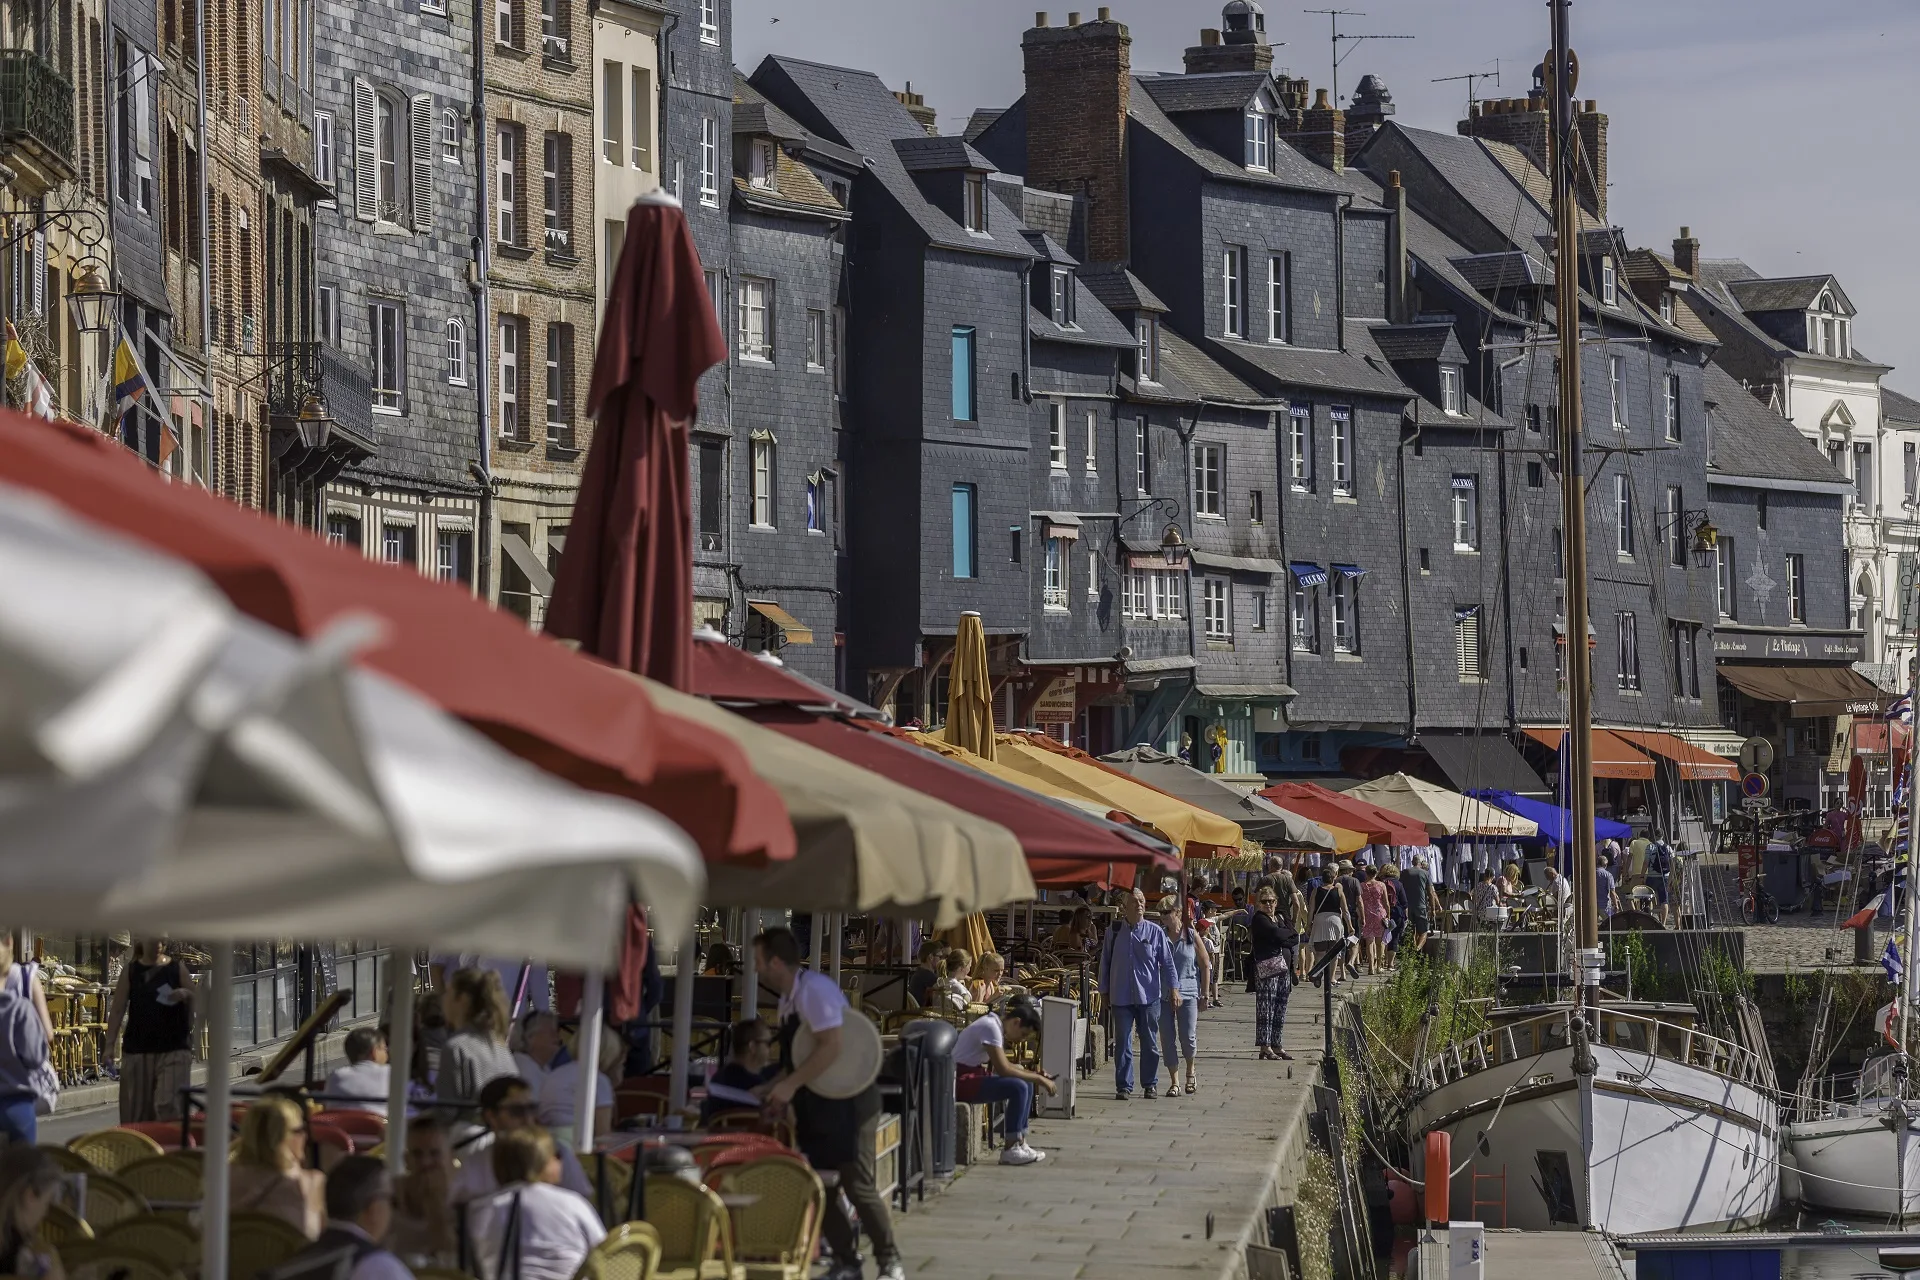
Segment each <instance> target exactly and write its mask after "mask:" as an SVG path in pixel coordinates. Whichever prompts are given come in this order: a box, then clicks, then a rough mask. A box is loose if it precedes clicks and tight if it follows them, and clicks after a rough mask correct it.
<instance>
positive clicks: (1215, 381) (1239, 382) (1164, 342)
mask: <svg viewBox="0 0 1920 1280" xmlns="http://www.w3.org/2000/svg"><path fill="white" fill-rule="evenodd" d="M1160 387H1161V388H1162V395H1163V396H1164V398H1166V399H1170V400H1186V401H1193V400H1212V401H1219V402H1223V403H1226V404H1245V405H1267V404H1272V403H1273V401H1274V397H1272V396H1268V395H1266V394H1264V393H1262V392H1260V391H1257V390H1255V389H1254V388H1253V387H1252V386H1251V385H1250V384H1249V383H1247V382H1246V380H1244V379H1243V378H1241V377H1240V376H1239V375H1237V374H1235V373H1233V372H1232V371H1231V370H1229V369H1228V368H1227V367H1226V366H1225V365H1223V364H1221V363H1220V362H1219V361H1218V360H1215V359H1214V358H1213V357H1212V356H1210V355H1208V354H1207V353H1206V352H1204V351H1202V350H1201V349H1200V348H1199V347H1196V346H1195V345H1193V343H1191V342H1189V341H1187V339H1186V338H1185V336H1184V335H1182V334H1180V333H1178V332H1177V331H1175V330H1174V328H1173V326H1171V325H1167V324H1162V325H1161V326H1160ZM1136 394H1137V395H1138V396H1139V398H1141V399H1150V398H1153V392H1152V389H1151V388H1148V387H1141V388H1138V390H1137V391H1136Z"/></svg>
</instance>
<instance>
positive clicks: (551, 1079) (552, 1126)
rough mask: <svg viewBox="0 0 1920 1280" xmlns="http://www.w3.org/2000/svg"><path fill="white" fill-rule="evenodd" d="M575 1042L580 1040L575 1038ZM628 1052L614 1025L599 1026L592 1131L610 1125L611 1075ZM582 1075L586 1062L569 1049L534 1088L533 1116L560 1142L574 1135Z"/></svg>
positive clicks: (611, 1126) (607, 1128)
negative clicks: (561, 1060)
mask: <svg viewBox="0 0 1920 1280" xmlns="http://www.w3.org/2000/svg"><path fill="white" fill-rule="evenodd" d="M574 1043H575V1045H576V1046H577V1045H578V1044H579V1041H578V1040H577V1039H576V1040H575V1041H574ZM626 1056H627V1043H626V1041H625V1040H622V1039H621V1038H620V1033H619V1031H618V1030H616V1029H615V1028H613V1027H609V1026H604V1025H603V1026H602V1027H601V1028H600V1069H599V1070H598V1071H596V1072H594V1073H593V1131H594V1133H595V1135H596V1136H597V1135H599V1134H602V1133H606V1132H608V1131H609V1130H611V1129H612V1128H613V1079H612V1073H613V1072H615V1071H618V1070H619V1069H620V1064H621V1063H622V1062H623V1061H624V1060H625V1058H626ZM584 1075H585V1066H584V1064H582V1063H581V1062H580V1061H579V1060H577V1059H576V1058H574V1057H573V1055H572V1054H571V1053H569V1054H568V1055H567V1057H566V1060H565V1061H564V1062H557V1063H555V1064H554V1066H553V1068H552V1069H551V1070H550V1071H548V1072H547V1074H546V1078H545V1079H543V1080H541V1081H540V1084H539V1087H538V1088H536V1089H535V1090H534V1091H533V1100H534V1103H535V1105H536V1106H537V1107H538V1110H537V1111H535V1113H534V1120H535V1122H536V1123H537V1124H539V1125H540V1126H541V1127H542V1128H545V1129H548V1130H551V1131H552V1133H553V1140H554V1141H555V1142H557V1143H560V1144H561V1145H562V1146H565V1145H567V1144H568V1143H570V1142H571V1141H572V1139H573V1127H574V1125H575V1123H577V1122H578V1120H579V1118H580V1117H579V1116H578V1115H577V1114H576V1113H575V1108H576V1107H577V1106H578V1105H579V1098H580V1081H581V1078H582V1077H583V1076H584Z"/></svg>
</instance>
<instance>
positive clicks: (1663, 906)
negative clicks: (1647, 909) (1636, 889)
mask: <svg viewBox="0 0 1920 1280" xmlns="http://www.w3.org/2000/svg"><path fill="white" fill-rule="evenodd" d="M1672 874H1673V847H1672V846H1671V845H1669V844H1668V843H1667V842H1666V841H1665V840H1658V839H1656V840H1654V841H1652V842H1651V843H1650V844H1649V845H1648V846H1647V874H1646V879H1647V888H1649V889H1651V890H1653V896H1654V899H1655V900H1656V901H1657V902H1658V903H1659V904H1660V923H1661V925H1663V926H1669V927H1670V922H1669V920H1668V919H1667V914H1668V902H1667V877H1669V876H1670V875H1672Z"/></svg>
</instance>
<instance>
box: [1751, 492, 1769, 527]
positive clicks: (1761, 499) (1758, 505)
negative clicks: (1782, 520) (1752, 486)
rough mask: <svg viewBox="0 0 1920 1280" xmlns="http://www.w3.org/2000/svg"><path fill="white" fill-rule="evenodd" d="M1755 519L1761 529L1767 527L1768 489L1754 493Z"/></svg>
mask: <svg viewBox="0 0 1920 1280" xmlns="http://www.w3.org/2000/svg"><path fill="white" fill-rule="evenodd" d="M1753 520H1754V523H1755V524H1757V525H1759V526H1760V528H1761V529H1763V530H1764V529H1765V528H1766V527H1767V491H1766V490H1765V489H1762V490H1760V492H1758V493H1756V494H1754V495H1753Z"/></svg>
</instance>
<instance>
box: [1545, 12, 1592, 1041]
mask: <svg viewBox="0 0 1920 1280" xmlns="http://www.w3.org/2000/svg"><path fill="white" fill-rule="evenodd" d="M1569 6H1570V0H1549V3H1548V7H1549V8H1550V9H1551V10H1552V13H1553V52H1552V54H1551V55H1550V58H1549V62H1548V65H1547V68H1546V81H1547V86H1546V87H1547V90H1548V92H1549V93H1551V94H1552V95H1553V97H1552V129H1553V139H1552V141H1551V143H1550V144H1549V151H1550V153H1551V159H1552V167H1553V225H1554V255H1553V256H1554V261H1553V278H1554V298H1555V304H1556V310H1557V313H1558V314H1557V315H1556V317H1555V329H1556V331H1557V333H1558V337H1559V340H1560V505H1561V509H1562V514H1563V517H1564V518H1563V519H1562V521H1561V523H1562V525H1563V526H1564V534H1563V536H1564V537H1565V539H1566V554H1565V564H1566V566H1567V621H1566V627H1567V737H1566V742H1565V745H1564V746H1562V748H1561V751H1562V753H1563V754H1565V756H1566V757H1567V779H1568V781H1567V791H1568V793H1569V794H1568V796H1567V808H1568V809H1569V810H1570V811H1571V812H1572V815H1573V820H1572V825H1573V832H1572V836H1573V902H1574V947H1575V950H1576V954H1577V956H1578V958H1579V959H1578V963H1579V966H1580V988H1581V1001H1582V1003H1584V1004H1586V1005H1587V1006H1588V1007H1589V1008H1591V1007H1593V1006H1594V1005H1596V1004H1597V1003H1598V998H1599V997H1598V990H1599V984H1600V957H1599V952H1600V909H1599V903H1598V902H1597V901H1596V900H1595V899H1596V897H1597V895H1598V892H1599V883H1598V875H1597V873H1596V867H1595V857H1594V847H1593V660H1592V656H1591V650H1590V649H1589V648H1588V643H1587V636H1588V626H1587V483H1586V465H1585V447H1584V446H1585V441H1586V430H1585V426H1584V424H1583V422H1582V414H1581V411H1580V241H1579V231H1580V217H1579V205H1578V198H1577V197H1576V195H1575V188H1574V172H1575V164H1576V163H1577V161H1576V159H1575V157H1576V154H1577V152H1578V149H1579V146H1580V138H1579V133H1578V131H1577V130H1576V129H1575V127H1574V112H1573V102H1574V98H1573V94H1574V89H1575V88H1576V85H1575V83H1574V81H1575V78H1576V76H1577V75H1578V70H1577V64H1575V63H1574V62H1573V56H1572V46H1571V42H1570V38H1569V35H1568V12H1567V11H1568V8H1569Z"/></svg>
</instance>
